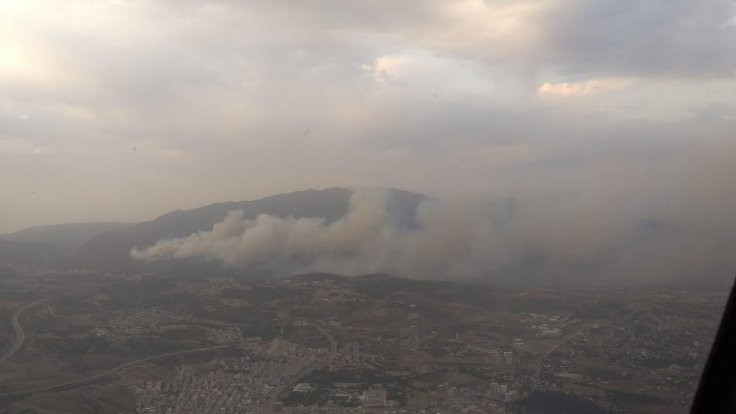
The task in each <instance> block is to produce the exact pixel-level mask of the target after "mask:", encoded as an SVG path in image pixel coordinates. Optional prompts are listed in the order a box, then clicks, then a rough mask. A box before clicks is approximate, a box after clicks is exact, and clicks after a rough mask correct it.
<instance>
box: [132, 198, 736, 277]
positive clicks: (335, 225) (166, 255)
mask: <svg viewBox="0 0 736 414" xmlns="http://www.w3.org/2000/svg"><path fill="white" fill-rule="evenodd" d="M387 197H388V194H387V192H385V191H380V190H357V191H354V192H353V195H352V196H351V199H350V205H349V210H348V213H347V214H346V215H344V216H343V217H342V218H340V219H338V220H335V221H332V222H327V221H326V220H325V219H322V218H304V217H302V218H294V217H286V218H283V217H274V216H270V215H265V214H262V215H259V216H257V217H256V218H255V219H252V220H250V219H246V218H244V215H243V212H242V211H231V212H230V213H229V214H228V215H227V217H226V218H225V219H224V220H223V221H222V222H220V223H217V224H215V225H214V226H213V228H212V229H211V230H209V231H202V232H199V233H195V234H192V235H190V236H188V237H185V238H178V239H170V240H161V241H159V242H157V243H155V244H154V245H153V246H150V247H148V248H143V249H139V248H136V249H133V250H132V251H131V256H132V257H133V258H134V259H137V260H142V261H156V260H170V259H181V258H192V257H203V258H206V259H207V260H210V261H216V262H220V263H222V264H224V265H225V266H228V267H235V268H249V267H253V266H257V267H258V268H259V269H264V268H265V269H270V270H273V271H276V272H280V273H281V274H294V273H300V272H312V271H319V272H335V273H342V274H362V273H373V272H386V273H391V274H396V275H401V276H407V277H414V278H464V279H468V278H471V279H478V278H492V277H497V278H503V277H506V278H530V277H536V278H544V277H549V278H554V279H555V280H560V278H563V279H564V278H570V279H575V278H604V279H605V278H618V279H622V278H629V279H637V278H642V277H646V278H650V279H651V278H657V277H662V278H671V277H675V276H681V277H688V276H689V277H692V276H697V277H700V276H698V275H701V276H702V275H703V274H704V273H703V272H706V273H707V274H708V275H710V276H712V274H713V272H714V271H715V272H716V273H717V272H718V271H720V270H723V269H718V268H717V267H718V266H717V263H718V262H719V260H721V261H722V260H726V261H728V259H727V258H726V257H727V250H724V246H723V245H722V244H718V245H716V244H713V243H711V244H704V243H703V240H706V239H707V237H705V236H707V235H703V234H698V231H694V230H692V229H689V228H687V227H686V226H683V225H680V224H677V223H671V222H666V221H660V220H655V219H638V220H633V219H631V218H629V217H625V216H624V215H617V214H615V211H614V212H610V211H604V212H601V213H599V214H593V213H591V211H595V209H591V210H590V211H586V214H580V211H576V210H571V209H566V208H560V209H555V208H554V207H550V206H549V205H546V206H538V207H535V206H534V205H533V204H529V205H523V204H521V203H519V202H518V201H516V200H515V199H512V198H506V199H501V200H490V201H489V200H465V199H455V200H453V201H437V200H427V201H425V202H423V203H422V204H420V205H419V207H418V208H417V211H416V220H415V221H416V225H415V226H409V227H407V226H398V225H397V223H396V218H395V217H393V216H392V215H391V214H390V209H387ZM542 207H543V208H542ZM724 258H726V259H724ZM729 263H730V262H729ZM723 264H726V262H723V263H721V265H723Z"/></svg>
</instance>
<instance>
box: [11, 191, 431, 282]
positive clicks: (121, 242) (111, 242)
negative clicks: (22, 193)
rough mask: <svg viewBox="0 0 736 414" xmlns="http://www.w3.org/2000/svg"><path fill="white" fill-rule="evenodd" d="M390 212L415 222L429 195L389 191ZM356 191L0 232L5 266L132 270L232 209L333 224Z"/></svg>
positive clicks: (289, 195)
mask: <svg viewBox="0 0 736 414" xmlns="http://www.w3.org/2000/svg"><path fill="white" fill-rule="evenodd" d="M387 192H388V205H387V208H388V209H389V211H390V213H391V214H392V215H393V217H395V219H396V221H397V223H398V225H400V226H411V225H413V224H414V217H415V213H416V208H417V206H418V205H419V204H420V203H421V202H422V201H423V200H425V199H426V197H425V196H423V195H421V194H417V193H412V192H408V191H403V190H397V189H389V190H387ZM351 194H352V191H351V190H350V189H347V188H329V189H324V190H304V191H297V192H292V193H286V194H279V195H274V196H270V197H266V198H262V199H258V200H251V201H237V202H234V201H228V202H224V203H215V204H210V205H207V206H204V207H200V208H196V209H192V210H176V211H172V212H169V213H166V214H164V215H162V216H160V217H157V218H155V219H153V220H150V221H145V222H142V223H115V222H111V223H75V224H60V225H53V226H38V227H31V228H28V229H24V230H21V231H17V232H15V233H9V234H3V235H0V265H17V266H34V267H35V266H41V267H82V268H104V269H126V268H130V267H140V266H144V265H143V264H141V263H138V262H136V263H133V262H132V260H131V259H130V250H131V249H132V248H133V247H146V246H150V245H152V244H153V243H155V242H157V241H159V240H163V239H169V238H176V237H185V236H188V235H190V234H193V233H196V232H199V231H205V230H210V229H211V228H212V226H213V225H214V224H215V223H218V222H220V221H222V220H223V219H224V218H225V216H226V214H227V213H228V212H229V211H233V210H242V211H243V212H244V216H245V218H248V219H253V218H255V217H256V216H258V215H259V214H268V215H272V216H277V217H289V216H292V217H295V218H299V217H320V218H324V219H325V220H327V221H328V222H331V221H334V220H337V219H339V218H340V217H342V216H344V215H345V214H346V213H347V211H348V207H349V200H350V196H351Z"/></svg>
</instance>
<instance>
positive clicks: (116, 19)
mask: <svg viewBox="0 0 736 414" xmlns="http://www.w3.org/2000/svg"><path fill="white" fill-rule="evenodd" d="M735 156H736V2H734V1H722V0H704V1H681V0H641V1H635V2H633V1H632V2H622V1H616V0H544V1H542V0H520V1H515V2H510V1H505V0H504V1H501V0H486V1H483V0H462V1H452V0H445V1H432V0H428V1H403V0H391V1H383V0H373V1H368V2H349V1H326V0H313V1H301V2H293V4H291V3H287V2H281V1H272V0H269V1H249V2H240V1H221V2H207V1H198V0H186V1H173V0H171V1H166V0H158V1H145V0H129V1H126V0H118V1H74V0H66V1H31V0H3V1H2V2H0V201H2V202H1V203H0V232H6V231H12V230H17V229H19V228H23V227H27V226H30V225H36V224H52V223H61V222H79V221H97V220H103V221H106V220H118V221H138V220H144V219H149V218H152V217H154V216H156V215H158V214H161V213H164V212H166V211H169V210H172V209H176V208H192V207H197V206H200V205H203V204H208V203H211V202H215V201H224V200H241V199H251V198H258V197H261V196H265V195H270V194H273V193H279V192H287V191H292V190H298V189H303V188H324V187H330V186H389V187H398V188H403V189H407V190H414V191H419V192H424V193H427V194H432V195H437V194H440V195H441V194H445V195H448V194H460V193H463V194H470V193H482V194H486V195H491V196H499V197H506V196H513V197H520V198H521V199H524V198H525V197H526V198H528V199H530V200H534V203H537V204H538V205H550V206H552V207H550V208H555V207H554V206H557V207H556V208H561V209H563V208H564V209H566V211H568V212H570V211H572V212H576V211H579V214H581V215H591V214H596V212H598V214H602V215H605V214H608V213H609V212H611V211H615V212H618V213H617V214H625V215H627V216H631V217H642V218H647V219H649V218H655V219H658V220H672V221H678V222H688V223H691V222H696V223H699V226H700V227H699V229H701V230H700V231H702V232H703V234H706V235H707V234H710V233H709V231H710V230H709V229H714V228H719V229H724V228H725V229H727V230H729V231H730V230H734V229H736V224H734V221H735V220H736V219H734V215H733V214H734V213H733V211H736V179H734V177H736V160H734V158H735ZM559 200H565V203H566V204H565V203H562V204H560V203H561V202H560V201H559ZM561 206H566V207H561ZM601 212H605V213H601ZM621 212H624V213H621ZM576 214H578V213H576ZM706 238H707V237H706Z"/></svg>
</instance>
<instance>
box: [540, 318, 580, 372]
mask: <svg viewBox="0 0 736 414" xmlns="http://www.w3.org/2000/svg"><path fill="white" fill-rule="evenodd" d="M584 330H585V329H580V330H578V331H575V332H573V333H571V334H570V335H568V336H566V337H565V338H564V339H563V340H561V341H560V342H558V343H556V344H554V346H552V347H551V348H550V349H548V350H547V352H545V353H544V355H543V356H542V358H541V359H540V360H539V365H538V366H537V375H536V378H537V381H539V380H540V379H541V378H542V364H543V363H544V360H545V358H547V357H548V356H549V354H551V353H552V352H555V350H556V349H557V348H559V347H560V346H562V345H563V344H565V343H567V341H569V340H570V339H572V338H574V337H576V336H578V335H580V334H581V333H583V331H584Z"/></svg>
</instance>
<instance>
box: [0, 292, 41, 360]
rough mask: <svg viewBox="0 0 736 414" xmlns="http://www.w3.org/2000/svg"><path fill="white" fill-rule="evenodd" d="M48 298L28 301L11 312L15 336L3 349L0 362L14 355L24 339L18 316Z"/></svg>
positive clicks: (24, 335)
mask: <svg viewBox="0 0 736 414" xmlns="http://www.w3.org/2000/svg"><path fill="white" fill-rule="evenodd" d="M47 299H48V298H43V299H38V300H35V301H33V302H30V303H26V304H25V305H23V307H22V308H20V309H18V310H17V311H15V312H14V313H13V316H11V317H10V324H11V325H13V330H14V331H15V336H14V337H13V342H12V343H11V344H10V346H8V347H7V349H5V351H4V352H3V353H2V355H0V364H2V363H4V362H5V361H7V360H8V359H10V357H12V356H13V355H15V353H16V352H18V350H19V349H20V347H22V346H23V343H24V342H25V341H26V333H25V331H23V326H21V324H20V322H19V321H18V318H20V315H21V314H22V313H23V312H24V311H25V310H26V309H28V308H30V307H32V306H35V305H38V304H39V303H42V302H44V301H45V300H47Z"/></svg>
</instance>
